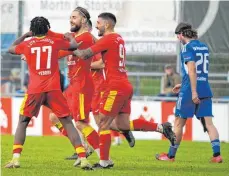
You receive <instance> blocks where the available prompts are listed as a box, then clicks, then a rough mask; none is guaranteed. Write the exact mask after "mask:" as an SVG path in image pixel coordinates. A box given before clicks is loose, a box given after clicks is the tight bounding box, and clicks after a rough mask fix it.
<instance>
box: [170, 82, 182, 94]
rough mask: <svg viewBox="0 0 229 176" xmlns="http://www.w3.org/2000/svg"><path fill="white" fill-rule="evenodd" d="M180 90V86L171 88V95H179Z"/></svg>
mask: <svg viewBox="0 0 229 176" xmlns="http://www.w3.org/2000/svg"><path fill="white" fill-rule="evenodd" d="M180 88H181V84H177V85H175V87H174V88H173V90H172V91H173V93H176V94H177V93H179V92H180Z"/></svg>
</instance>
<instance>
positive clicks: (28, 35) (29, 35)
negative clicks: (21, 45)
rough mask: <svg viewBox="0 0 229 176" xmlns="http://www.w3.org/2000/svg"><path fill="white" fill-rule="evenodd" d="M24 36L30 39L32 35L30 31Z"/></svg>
mask: <svg viewBox="0 0 229 176" xmlns="http://www.w3.org/2000/svg"><path fill="white" fill-rule="evenodd" d="M24 35H25V37H32V36H33V33H32V31H29V32H26V33H25V34H24Z"/></svg>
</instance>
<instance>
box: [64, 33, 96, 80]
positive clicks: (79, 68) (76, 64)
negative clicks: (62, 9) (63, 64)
mask: <svg viewBox="0 0 229 176" xmlns="http://www.w3.org/2000/svg"><path fill="white" fill-rule="evenodd" d="M75 39H76V42H80V41H82V42H83V43H82V44H81V45H80V47H79V49H86V48H89V47H90V46H92V45H93V44H94V39H93V37H92V35H91V34H90V33H89V32H84V33H82V34H79V35H78V36H77V35H76V36H75ZM92 58H93V57H92ZM92 58H90V59H87V60H83V59H80V58H78V57H76V56H73V55H70V56H68V57H67V65H68V69H69V71H68V77H69V78H70V83H72V82H74V81H86V80H87V79H88V77H91V75H90V70H91V60H92Z"/></svg>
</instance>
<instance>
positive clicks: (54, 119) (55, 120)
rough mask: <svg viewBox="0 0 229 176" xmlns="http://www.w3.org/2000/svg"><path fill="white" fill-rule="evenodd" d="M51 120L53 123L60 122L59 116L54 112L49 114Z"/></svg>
mask: <svg viewBox="0 0 229 176" xmlns="http://www.w3.org/2000/svg"><path fill="white" fill-rule="evenodd" d="M49 120H50V121H51V122H52V123H53V124H55V123H57V122H59V119H58V118H57V116H56V115H55V114H54V113H50V114H49Z"/></svg>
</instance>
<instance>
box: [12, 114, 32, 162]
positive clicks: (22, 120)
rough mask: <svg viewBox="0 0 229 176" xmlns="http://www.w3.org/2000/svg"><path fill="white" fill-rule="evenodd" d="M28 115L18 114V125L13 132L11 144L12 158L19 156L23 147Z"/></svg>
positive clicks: (28, 119) (28, 120)
mask: <svg viewBox="0 0 229 176" xmlns="http://www.w3.org/2000/svg"><path fill="white" fill-rule="evenodd" d="M30 120H31V118H30V117H25V116H22V115H20V117H19V122H18V126H17V129H16V132H15V137H14V145H13V158H19V157H20V154H21V152H22V149H23V145H24V142H25V138H26V128H27V126H28V124H29V122H30Z"/></svg>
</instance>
